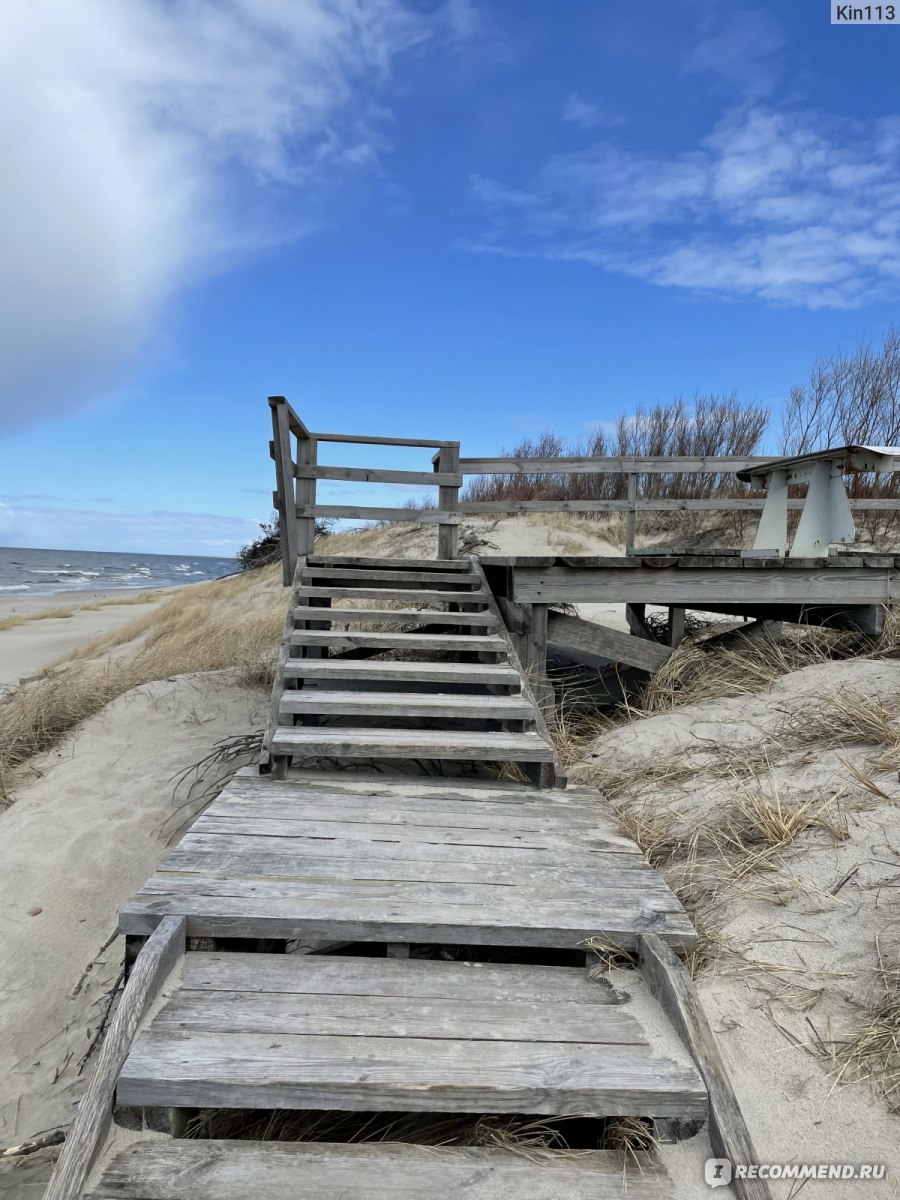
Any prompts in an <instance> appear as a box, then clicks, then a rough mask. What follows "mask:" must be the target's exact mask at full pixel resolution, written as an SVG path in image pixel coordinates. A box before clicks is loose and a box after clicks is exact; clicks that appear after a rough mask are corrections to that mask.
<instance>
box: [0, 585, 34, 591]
mask: <svg viewBox="0 0 900 1200" xmlns="http://www.w3.org/2000/svg"><path fill="white" fill-rule="evenodd" d="M30 591H31V588H30V587H29V586H28V584H27V583H11V584H9V586H8V587H3V586H2V585H0V592H30Z"/></svg>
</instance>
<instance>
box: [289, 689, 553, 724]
mask: <svg viewBox="0 0 900 1200" xmlns="http://www.w3.org/2000/svg"><path fill="white" fill-rule="evenodd" d="M280 711H281V712H283V713H301V714H302V713H319V714H320V715H322V716H344V717H384V718H386V719H390V718H392V717H423V718H428V719H429V720H434V719H435V718H444V719H447V720H460V719H465V720H473V719H474V720H482V719H483V720H490V721H533V720H534V708H533V707H532V705H531V704H529V702H528V701H527V700H523V699H522V697H521V696H479V697H478V699H477V701H474V700H473V698H472V697H471V696H461V695H455V694H448V693H441V692H333V691H324V690H323V691H317V690H315V689H310V688H304V689H302V690H299V691H297V690H294V689H290V690H288V691H286V692H285V693H284V695H283V696H282V699H281V704H280Z"/></svg>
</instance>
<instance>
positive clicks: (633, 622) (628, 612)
mask: <svg viewBox="0 0 900 1200" xmlns="http://www.w3.org/2000/svg"><path fill="white" fill-rule="evenodd" d="M625 620H626V621H627V622H628V628H629V629H630V630H631V632H632V634H633V636H634V637H636V638H641V639H642V640H643V641H645V642H654V643H656V634H655V633H654V632H653V630H652V629H651V628H650V626H649V625H648V624H647V605H646V604H626V605H625ZM657 644H658V643H657Z"/></svg>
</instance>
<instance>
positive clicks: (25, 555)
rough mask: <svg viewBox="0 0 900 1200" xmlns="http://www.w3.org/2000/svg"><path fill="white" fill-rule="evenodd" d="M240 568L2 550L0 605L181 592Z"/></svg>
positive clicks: (97, 553) (200, 559)
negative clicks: (6, 601) (131, 592)
mask: <svg viewBox="0 0 900 1200" xmlns="http://www.w3.org/2000/svg"><path fill="white" fill-rule="evenodd" d="M238 567H239V563H238V561H237V559H235V558H224V557H223V558H212V557H205V556H199V555H188V554H185V555H178V554H135V553H128V552H125V553H122V554H119V553H114V552H108V551H101V550H32V549H25V548H19V547H0V600H3V599H15V598H18V597H23V598H24V597H29V596H56V595H58V594H59V593H73V592H74V593H82V592H88V591H91V592H95V591H103V592H106V591H112V590H118V589H123V590H133V589H137V588H160V587H177V586H178V585H180V584H184V583H200V582H202V581H203V580H205V579H218V578H220V577H221V576H222V575H230V574H232V573H233V572H234V571H236V570H238ZM73 598H74V597H73Z"/></svg>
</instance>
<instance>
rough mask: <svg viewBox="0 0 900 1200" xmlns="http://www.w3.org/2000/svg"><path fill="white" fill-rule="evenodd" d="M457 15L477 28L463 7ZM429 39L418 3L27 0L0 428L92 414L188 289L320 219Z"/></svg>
mask: <svg viewBox="0 0 900 1200" xmlns="http://www.w3.org/2000/svg"><path fill="white" fill-rule="evenodd" d="M471 19H472V18H471V17H468V21H469V23H470V22H471ZM442 20H443V23H444V24H443V26H442V27H441V30H440V31H439V32H440V33H441V35H442V36H444V37H462V36H464V34H465V29H466V28H467V27H468V26H467V6H466V4H465V3H464V2H463V0H457V2H456V3H454V4H453V6H452V10H451V11H449V12H447V13H442ZM427 34H428V28H427V25H426V23H425V19H424V18H423V17H422V16H421V15H417V14H416V13H415V12H414V11H413V10H412V8H410V7H407V6H406V5H405V3H404V2H403V0H128V2H127V3H122V2H121V0H80V2H79V3H78V4H72V3H71V2H70V0H9V3H8V4H7V5H6V7H5V12H4V29H3V38H2V41H0V153H2V162H3V173H4V179H5V185H4V187H3V189H2V192H0V226H2V229H3V233H4V237H3V240H2V244H3V247H4V249H3V250H2V251H0V275H2V278H3V281H4V286H3V290H2V297H3V298H2V300H0V427H2V426H6V427H11V426H14V425H17V424H25V423H29V422H32V421H35V420H38V419H41V418H42V417H46V416H47V415H49V414H55V415H59V414H60V413H64V412H66V411H67V410H69V411H70V410H72V409H73V408H76V407H78V406H79V405H80V404H81V403H83V402H84V400H85V398H86V397H87V396H89V395H90V393H91V391H92V390H93V389H96V388H97V387H99V386H102V385H103V383H104V382H105V381H107V380H109V378H110V373H111V372H112V371H114V369H115V368H116V367H117V366H118V365H119V364H120V363H121V362H122V360H123V358H127V357H128V356H129V355H130V354H131V353H132V352H133V351H135V349H136V348H138V347H139V346H141V345H142V343H144V342H145V340H146V339H147V337H148V334H150V333H151V332H152V331H153V329H154V326H155V324H156V322H157V320H158V317H159V314H160V312H161V310H162V309H163V308H164V307H165V305H166V303H167V302H168V301H169V300H170V299H171V297H172V296H173V295H174V294H176V293H177V292H178V291H179V290H180V289H182V288H184V287H185V286H187V285H189V284H191V283H193V282H195V281H196V280H198V279H200V278H202V277H203V276H204V275H206V274H208V273H209V272H212V271H215V270H218V269H221V268H222V267H223V266H224V265H226V264H228V263H233V262H234V261H235V260H236V259H239V258H240V257H241V256H242V255H245V254H246V253H247V252H248V251H252V250H254V249H258V248H259V247H260V246H262V245H265V244H267V243H268V244H271V243H272V242H274V241H277V240H278V239H283V238H286V237H292V236H298V235H300V234H302V233H304V232H308V231H309V229H311V228H313V227H315V225H316V224H317V222H319V221H320V220H321V217H320V216H318V215H317V213H316V210H315V205H314V199H315V195H316V189H317V187H319V186H320V185H321V184H322V183H323V181H325V180H328V179H330V178H334V177H335V173H337V172H346V171H355V170H359V169H360V168H365V167H366V166H368V165H370V164H371V163H372V162H374V161H375V160H376V159H377V158H378V156H379V154H380V153H381V151H382V150H383V147H384V144H385V143H384V133H383V129H384V127H385V120H386V116H387V113H386V110H385V106H384V86H385V84H386V83H387V81H388V78H389V73H390V70H391V66H392V63H393V61H394V60H395V58H396V56H397V55H398V54H399V53H401V52H402V51H404V50H405V49H407V48H409V47H410V46H412V45H414V44H416V43H417V42H419V41H421V40H423V39H424V38H425V37H426V36H427ZM38 399H39V400H40V402H38Z"/></svg>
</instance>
